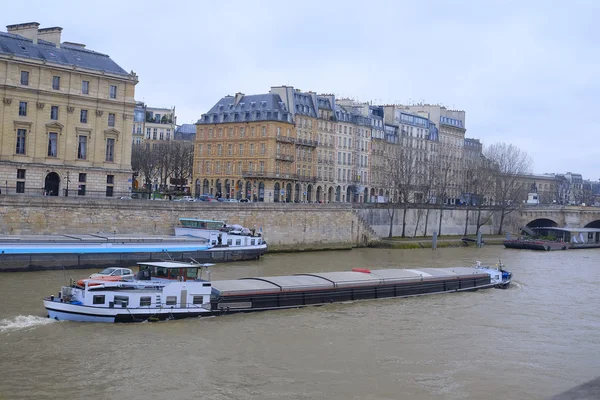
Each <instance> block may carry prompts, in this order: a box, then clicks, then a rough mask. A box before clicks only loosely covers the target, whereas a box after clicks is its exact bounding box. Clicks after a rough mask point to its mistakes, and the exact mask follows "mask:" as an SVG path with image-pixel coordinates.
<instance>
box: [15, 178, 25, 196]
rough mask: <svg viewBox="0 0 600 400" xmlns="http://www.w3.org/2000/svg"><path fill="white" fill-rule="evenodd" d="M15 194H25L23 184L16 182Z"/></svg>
mask: <svg viewBox="0 0 600 400" xmlns="http://www.w3.org/2000/svg"><path fill="white" fill-rule="evenodd" d="M17 193H25V182H23V181H20V182H17Z"/></svg>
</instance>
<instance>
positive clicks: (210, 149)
mask: <svg viewBox="0 0 600 400" xmlns="http://www.w3.org/2000/svg"><path fill="white" fill-rule="evenodd" d="M206 155H207V156H212V144H208V145H206Z"/></svg>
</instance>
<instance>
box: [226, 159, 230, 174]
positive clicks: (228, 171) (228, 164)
mask: <svg viewBox="0 0 600 400" xmlns="http://www.w3.org/2000/svg"><path fill="white" fill-rule="evenodd" d="M227 175H231V161H227Z"/></svg>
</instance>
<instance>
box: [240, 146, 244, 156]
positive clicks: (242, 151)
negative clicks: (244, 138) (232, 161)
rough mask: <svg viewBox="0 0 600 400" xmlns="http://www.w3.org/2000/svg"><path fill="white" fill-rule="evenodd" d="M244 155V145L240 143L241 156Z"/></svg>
mask: <svg viewBox="0 0 600 400" xmlns="http://www.w3.org/2000/svg"><path fill="white" fill-rule="evenodd" d="M243 155H244V145H243V144H240V156H243Z"/></svg>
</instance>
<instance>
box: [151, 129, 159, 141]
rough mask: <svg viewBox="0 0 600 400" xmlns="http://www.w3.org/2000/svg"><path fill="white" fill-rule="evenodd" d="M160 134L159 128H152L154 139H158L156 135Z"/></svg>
mask: <svg viewBox="0 0 600 400" xmlns="http://www.w3.org/2000/svg"><path fill="white" fill-rule="evenodd" d="M157 136H158V129H157V128H154V129H153V130H152V140H156V137H157Z"/></svg>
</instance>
